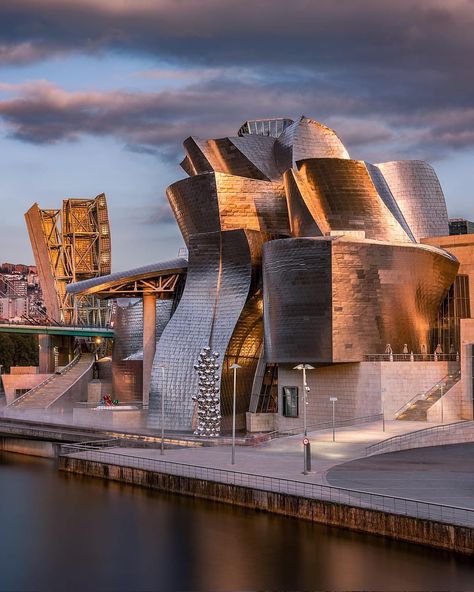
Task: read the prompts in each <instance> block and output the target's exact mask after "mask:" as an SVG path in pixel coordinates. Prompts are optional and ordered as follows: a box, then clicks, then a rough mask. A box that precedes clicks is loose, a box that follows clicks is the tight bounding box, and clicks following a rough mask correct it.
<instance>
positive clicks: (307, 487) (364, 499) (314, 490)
mask: <svg viewBox="0 0 474 592" xmlns="http://www.w3.org/2000/svg"><path fill="white" fill-rule="evenodd" d="M72 454H80V455H81V456H79V457H77V458H82V459H84V460H89V461H92V462H104V463H107V464H110V465H116V466H128V467H133V468H139V469H144V470H151V471H154V472H163V469H166V472H167V474H171V475H179V476H184V477H189V478H194V479H203V480H208V481H213V482H220V483H222V482H223V483H227V484H230V485H238V486H243V487H253V488H255V489H259V490H264V491H272V492H277V493H282V494H286V495H297V496H300V497H303V498H309V499H321V500H325V501H330V502H334V503H342V504H346V505H352V506H356V507H362V508H364V507H365V508H367V507H369V508H371V509H374V510H379V511H384V512H390V513H393V514H401V515H405V516H412V517H415V518H420V519H428V520H438V521H440V522H443V523H448V524H460V525H463V526H466V525H467V526H474V509H472V508H464V507H461V506H451V505H447V504H438V503H436V502H427V501H423V500H418V499H413V498H403V497H397V496H391V495H386V494H379V493H374V492H370V491H363V490H357V489H348V488H344V487H335V486H332V485H324V484H318V483H309V482H307V481H297V480H294V479H284V478H280V477H271V476H266V475H261V474H251V473H244V472H241V471H232V470H229V469H219V468H213V467H205V466H202V465H195V464H193V465H190V464H187V463H182V462H179V461H168V460H161V459H156V458H146V457H143V456H133V455H128V454H123V453H117V452H104V451H100V450H97V448H94V447H92V446H89V445H84V444H63V445H61V446H60V450H59V456H60V457H69V458H71V457H70V456H69V455H72ZM72 458H74V457H72Z"/></svg>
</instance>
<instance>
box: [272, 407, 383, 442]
mask: <svg viewBox="0 0 474 592" xmlns="http://www.w3.org/2000/svg"><path fill="white" fill-rule="evenodd" d="M373 421H382V414H381V413H377V414H375V415H366V416H364V417H353V418H351V419H339V420H336V421H335V422H334V427H336V428H343V427H347V426H351V425H360V424H362V423H371V422H373ZM332 426H333V423H332V421H324V422H320V423H314V424H311V425H308V426H307V430H308V432H312V431H315V430H329V429H331V428H332ZM302 432H303V426H299V427H297V428H293V429H291V430H280V431H278V432H270V434H271V435H273V434H275V437H282V438H284V437H287V436H295V435H297V434H301V433H302Z"/></svg>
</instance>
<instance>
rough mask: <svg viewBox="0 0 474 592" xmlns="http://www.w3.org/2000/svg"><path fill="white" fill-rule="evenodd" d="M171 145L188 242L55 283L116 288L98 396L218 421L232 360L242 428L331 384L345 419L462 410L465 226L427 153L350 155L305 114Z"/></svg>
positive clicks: (290, 424)
mask: <svg viewBox="0 0 474 592" xmlns="http://www.w3.org/2000/svg"><path fill="white" fill-rule="evenodd" d="M184 150H185V157H184V160H183V161H182V163H181V166H182V168H183V169H184V171H185V172H186V174H187V177H186V178H184V179H182V180H179V181H177V182H175V183H173V184H172V185H171V186H170V187H168V189H167V196H168V200H169V203H170V205H171V208H172V210H173V213H174V215H175V217H176V221H177V223H178V225H179V229H180V231H181V233H182V236H183V239H184V242H185V243H186V247H187V255H186V256H183V257H178V258H176V259H173V260H171V261H160V262H158V263H156V264H154V265H149V266H145V267H141V268H137V269H133V270H128V271H125V272H120V273H111V274H110V273H109V274H108V275H104V274H103V273H102V274H99V275H96V277H90V278H89V279H86V280H84V281H75V282H71V283H69V284H68V285H67V287H66V289H65V291H64V290H63V292H64V294H66V295H67V297H68V298H75V299H78V301H82V302H84V301H85V300H87V299H89V302H90V301H91V299H95V300H97V301H98V302H101V303H102V305H103V304H104V302H103V301H104V300H107V299H110V300H113V301H114V302H117V305H116V306H115V309H114V314H113V317H114V321H113V331H114V334H115V337H114V344H113V352H112V361H111V367H112V372H111V381H112V385H111V389H113V391H112V392H113V395H112V396H113V397H114V398H116V399H118V400H119V401H120V402H126V401H132V400H137V399H141V400H142V401H143V403H144V409H145V411H141V413H142V414H145V416H146V418H147V422H148V425H149V426H152V427H153V426H155V427H159V426H160V422H161V412H162V404H163V408H164V417H165V427H166V428H167V429H174V430H183V431H194V432H195V433H197V434H198V435H204V436H215V435H217V434H218V433H221V432H225V431H227V430H228V429H229V427H230V423H231V417H232V405H233V385H234V382H233V381H234V372H236V393H237V407H236V409H237V425H238V426H239V427H240V428H241V429H244V428H245V429H247V430H248V431H254V432H259V431H271V430H277V431H281V432H287V431H290V430H293V429H294V430H295V431H298V430H300V429H301V428H302V424H303V407H304V406H305V405H306V411H307V421H308V426H311V425H318V424H321V423H324V422H325V421H328V420H329V419H330V417H331V414H332V404H333V403H334V402H335V399H337V402H336V415H337V419H338V420H344V421H347V422H349V423H350V422H351V421H357V420H360V419H362V418H368V417H372V416H376V415H380V414H382V413H383V414H384V415H385V416H386V417H387V418H388V419H395V418H403V419H407V420H408V419H413V420H424V421H440V419H441V421H448V420H450V421H453V420H456V419H461V418H471V417H472V414H473V403H472V383H473V372H472V357H473V346H472V345H471V343H472V342H474V322H472V321H470V317H471V310H472V303H471V296H470V291H469V283H470V278H471V275H472V273H473V271H472V270H473V269H474V235H472V234H469V232H464V231H463V230H462V229H461V231H460V232H461V233H460V234H453V233H451V234H450V222H449V221H448V214H447V208H446V203H445V199H444V196H443V192H442V189H441V186H440V183H439V181H438V178H437V176H436V173H435V171H434V170H433V168H432V167H431V166H430V165H429V164H427V163H425V162H421V161H416V160H415V161H396V162H385V163H378V164H370V163H367V162H364V161H360V160H353V159H351V158H350V156H349V153H348V151H347V149H346V148H345V146H344V144H343V143H342V141H341V140H340V139H339V137H338V136H337V134H336V133H335V132H334V131H333V130H332V129H329V128H328V127H326V126H325V125H323V124H321V123H318V122H317V121H314V120H312V119H309V118H307V117H301V118H300V119H299V120H298V121H294V122H293V121H292V120H290V119H268V120H257V121H247V122H245V123H244V124H243V125H242V127H241V128H240V129H239V131H238V133H237V135H236V136H235V137H228V138H220V139H200V138H195V137H190V138H188V139H187V140H185V142H184ZM104 199H105V198H104ZM451 226H452V228H451V230H452V232H454V231H455V227H456V224H454V223H452V224H451ZM458 226H459V224H458ZM453 229H454V230H453ZM76 280H77V278H76ZM81 299H82V300H81ZM99 308H100V307H99ZM94 310H96V311H97V310H98V308H97V307H95V309H94ZM471 323H473V324H471ZM301 364H306V365H308V366H310V368H308V370H307V371H306V385H304V384H303V376H302V374H303V373H302V372H301V371H300V369H298V368H297V367H298V366H300V367H301ZM235 365H238V368H237V367H236V366H235ZM440 414H441V415H440Z"/></svg>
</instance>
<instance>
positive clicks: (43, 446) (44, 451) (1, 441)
mask: <svg viewBox="0 0 474 592" xmlns="http://www.w3.org/2000/svg"><path fill="white" fill-rule="evenodd" d="M56 449H57V445H56V444H54V443H53V442H43V441H41V440H23V439H22V438H0V450H2V451H3V452H16V453H17V454H27V455H28V456H41V457H43V458H54V457H55V456H56Z"/></svg>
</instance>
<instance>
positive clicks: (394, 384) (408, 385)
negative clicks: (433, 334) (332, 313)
mask: <svg viewBox="0 0 474 592" xmlns="http://www.w3.org/2000/svg"><path fill="white" fill-rule="evenodd" d="M448 372H449V364H448V363H447V362H437V363H434V362H361V363H360V364H357V363H355V364H354V363H349V364H337V365H331V366H322V367H317V368H316V369H315V370H311V371H308V372H307V373H306V380H307V382H308V386H309V387H310V389H311V390H310V392H309V394H308V406H307V418H308V426H317V425H318V424H321V423H327V422H331V420H332V403H331V401H330V400H329V397H337V402H336V421H343V420H348V421H350V420H357V419H360V418H364V417H368V416H374V415H379V414H381V413H382V389H384V390H383V396H384V409H385V417H386V419H389V420H390V419H394V414H395V412H396V411H397V410H398V409H400V408H401V407H402V406H403V405H404V404H405V403H407V402H408V401H410V400H411V399H412V398H413V397H414V396H415V395H417V394H418V393H423V392H426V391H427V390H429V389H430V388H431V387H432V386H433V385H434V384H436V383H437V382H438V381H439V380H441V379H442V378H443V377H444V376H446V375H447V374H448ZM302 380H303V379H302V375H301V372H300V371H299V370H293V366H292V365H287V364H281V365H279V368H278V397H279V400H278V409H279V413H278V416H277V418H276V424H277V429H278V431H280V432H284V431H288V430H293V429H295V430H297V429H301V428H302V427H303V407H302V405H303V399H302ZM285 386H295V387H298V396H299V416H298V417H296V418H291V417H284V416H283V414H282V409H283V387H285ZM361 429H363V427H362V428H361Z"/></svg>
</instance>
